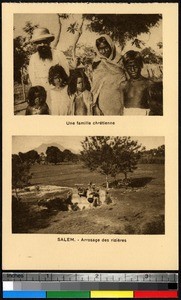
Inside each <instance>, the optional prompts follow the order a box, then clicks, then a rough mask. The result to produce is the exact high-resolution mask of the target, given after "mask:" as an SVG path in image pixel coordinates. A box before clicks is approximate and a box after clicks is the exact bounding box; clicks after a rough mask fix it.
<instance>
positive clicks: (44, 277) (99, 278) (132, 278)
mask: <svg viewBox="0 0 181 300" xmlns="http://www.w3.org/2000/svg"><path fill="white" fill-rule="evenodd" d="M2 278H3V281H39V282H44V281H51V282H57V281H58V282H70V281H73V282H111V283H114V282H118V283H119V282H128V283H130V282H136V283H137V282H141V283H146V282H147V283H159V282H160V283H178V273H60V272H59V273H56V272H51V273H44V272H43V273H38V272H37V273H31V272H27V273H26V272H25V273H19V272H18V273H11V272H3V274H2Z"/></svg>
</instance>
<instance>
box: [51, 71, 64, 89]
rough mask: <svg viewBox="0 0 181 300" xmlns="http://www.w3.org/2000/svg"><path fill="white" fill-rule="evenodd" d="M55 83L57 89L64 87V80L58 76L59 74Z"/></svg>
mask: <svg viewBox="0 0 181 300" xmlns="http://www.w3.org/2000/svg"><path fill="white" fill-rule="evenodd" d="M53 82H54V86H55V87H57V88H59V87H62V86H63V80H62V78H61V77H60V75H58V74H57V75H55V76H54V78H53Z"/></svg>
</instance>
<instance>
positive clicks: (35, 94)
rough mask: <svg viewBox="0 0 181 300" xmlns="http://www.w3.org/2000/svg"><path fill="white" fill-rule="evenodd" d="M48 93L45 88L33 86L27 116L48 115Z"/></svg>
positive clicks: (29, 95)
mask: <svg viewBox="0 0 181 300" xmlns="http://www.w3.org/2000/svg"><path fill="white" fill-rule="evenodd" d="M46 97H47V93H46V91H45V89H44V87H42V86H39V85H36V86H32V87H31V88H30V89H29V92H28V106H27V108H26V112H25V114H26V115H48V114H49V108H48V105H47V103H46Z"/></svg>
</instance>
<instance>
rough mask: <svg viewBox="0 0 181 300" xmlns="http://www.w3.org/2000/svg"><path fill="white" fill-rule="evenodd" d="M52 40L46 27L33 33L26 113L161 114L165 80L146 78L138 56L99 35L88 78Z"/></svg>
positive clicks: (74, 61) (82, 68)
mask: <svg viewBox="0 0 181 300" xmlns="http://www.w3.org/2000/svg"><path fill="white" fill-rule="evenodd" d="M54 39H55V36H54V35H53V34H51V33H50V32H49V30H48V29H47V28H36V29H35V30H34V32H33V36H32V41H31V42H32V43H33V44H34V45H35V47H36V51H35V53H33V54H32V55H31V57H30V61H29V66H28V74H29V79H30V82H31V87H30V89H29V92H28V106H27V108H26V113H25V114H26V115H107V116H108V115H112V116H114V115H115V116H116V115H163V95H162V91H163V87H162V81H158V80H157V81H154V80H152V79H150V78H148V77H144V76H143V75H142V69H143V58H142V56H141V54H140V52H138V51H134V50H130V51H127V52H126V53H125V54H124V55H120V54H119V53H118V51H117V49H116V46H115V44H114V42H113V41H112V39H111V37H110V36H107V35H100V36H99V37H98V38H96V40H95V59H94V61H93V62H92V64H91V72H90V73H91V76H90V73H88V72H87V70H86V69H85V68H84V65H83V64H82V63H80V62H79V61H78V60H75V59H72V60H70V61H68V59H67V58H66V56H65V55H64V54H63V52H62V51H60V50H59V49H57V48H56V47H54V48H52V47H51V43H52V41H53V40H54Z"/></svg>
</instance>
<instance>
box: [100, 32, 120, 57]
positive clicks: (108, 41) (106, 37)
mask: <svg viewBox="0 0 181 300" xmlns="http://www.w3.org/2000/svg"><path fill="white" fill-rule="evenodd" d="M101 38H105V40H106V41H107V43H108V44H109V46H110V47H111V54H110V56H109V58H107V57H105V56H104V55H102V54H100V52H99V50H98V48H97V45H96V41H97V40H99V39H101ZM96 41H95V47H96V53H97V56H98V57H99V59H102V58H104V59H109V60H113V59H114V58H115V56H116V47H115V44H114V42H113V40H112V39H111V37H110V36H109V35H107V34H102V35H100V37H98V38H97V39H96Z"/></svg>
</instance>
